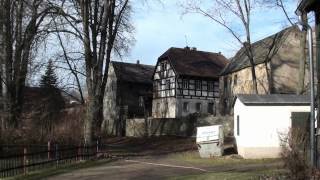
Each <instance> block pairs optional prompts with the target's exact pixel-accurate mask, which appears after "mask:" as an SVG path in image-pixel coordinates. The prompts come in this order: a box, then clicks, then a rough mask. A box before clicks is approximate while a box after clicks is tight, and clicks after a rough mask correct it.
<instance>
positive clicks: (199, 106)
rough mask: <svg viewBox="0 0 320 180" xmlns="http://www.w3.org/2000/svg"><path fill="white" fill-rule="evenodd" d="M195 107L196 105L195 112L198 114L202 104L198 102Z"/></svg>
mask: <svg viewBox="0 0 320 180" xmlns="http://www.w3.org/2000/svg"><path fill="white" fill-rule="evenodd" d="M195 105H196V111H197V112H198V113H200V112H201V111H202V103H200V102H198V103H196V104H195Z"/></svg>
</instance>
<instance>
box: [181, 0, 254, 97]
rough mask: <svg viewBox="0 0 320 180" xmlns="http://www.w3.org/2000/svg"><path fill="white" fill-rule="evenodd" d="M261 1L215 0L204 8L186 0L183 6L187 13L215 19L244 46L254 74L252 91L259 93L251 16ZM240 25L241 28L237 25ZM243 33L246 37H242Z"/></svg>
mask: <svg viewBox="0 0 320 180" xmlns="http://www.w3.org/2000/svg"><path fill="white" fill-rule="evenodd" d="M258 3H259V1H253V0H214V1H212V3H211V8H209V9H208V8H204V7H202V6H204V4H202V3H201V2H199V1H196V0H186V1H185V2H183V3H182V6H183V7H184V9H185V10H186V11H185V13H199V14H202V15H204V16H205V17H208V18H209V19H211V20H213V21H214V22H215V23H217V24H219V25H221V26H222V27H224V28H225V29H227V30H228V32H230V34H231V35H232V36H233V37H234V38H235V39H236V40H237V41H238V42H239V43H240V44H241V45H242V46H243V48H244V49H245V54H246V56H247V57H248V59H249V62H250V67H251V76H252V92H253V93H255V94H258V88H257V80H256V72H255V64H254V55H253V49H252V42H251V29H250V23H251V16H252V11H253V9H254V8H255V7H256V6H257V5H258ZM235 24H237V25H240V26H238V27H240V29H238V27H236V26H235ZM241 33H244V34H245V37H244V38H242V37H241Z"/></svg>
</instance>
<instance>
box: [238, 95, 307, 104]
mask: <svg viewBox="0 0 320 180" xmlns="http://www.w3.org/2000/svg"><path fill="white" fill-rule="evenodd" d="M237 98H238V99H239V100H240V101H241V102H242V103H243V104H245V105H248V106H250V105H251V106H252V105H264V106H272V105H274V106H280V105H290V106H297V105H306V106H307V105H310V96H307V95H295V94H268V95H258V94H239V95H237Z"/></svg>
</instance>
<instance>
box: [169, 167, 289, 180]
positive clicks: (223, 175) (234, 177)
mask: <svg viewBox="0 0 320 180" xmlns="http://www.w3.org/2000/svg"><path fill="white" fill-rule="evenodd" d="M283 173H284V170H277V169H273V170H265V171H250V172H230V171H229V172H213V173H204V174H201V175H190V176H179V177H173V178H170V180H189V179H190V180H191V179H192V180H211V179H214V180H248V179H261V178H262V177H270V176H272V177H279V176H280V175H281V174H283Z"/></svg>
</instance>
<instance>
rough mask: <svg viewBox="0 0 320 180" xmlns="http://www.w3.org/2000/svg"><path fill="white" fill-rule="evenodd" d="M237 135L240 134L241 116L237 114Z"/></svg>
mask: <svg viewBox="0 0 320 180" xmlns="http://www.w3.org/2000/svg"><path fill="white" fill-rule="evenodd" d="M237 135H238V136H240V117H239V115H237Z"/></svg>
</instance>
